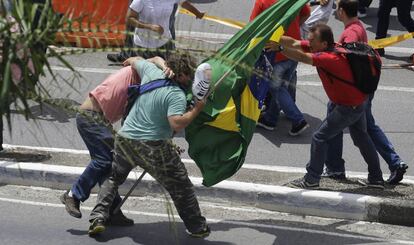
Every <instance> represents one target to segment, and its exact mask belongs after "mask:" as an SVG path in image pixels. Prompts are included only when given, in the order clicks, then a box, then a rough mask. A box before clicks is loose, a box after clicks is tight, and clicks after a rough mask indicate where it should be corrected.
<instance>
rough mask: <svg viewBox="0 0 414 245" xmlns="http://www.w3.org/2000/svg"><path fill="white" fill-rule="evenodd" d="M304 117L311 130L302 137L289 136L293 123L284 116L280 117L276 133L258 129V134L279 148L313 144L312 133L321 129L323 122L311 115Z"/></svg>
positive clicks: (307, 130)
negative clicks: (290, 145)
mask: <svg viewBox="0 0 414 245" xmlns="http://www.w3.org/2000/svg"><path fill="white" fill-rule="evenodd" d="M303 116H304V117H305V120H306V121H307V122H308V124H309V125H310V128H308V129H306V131H305V132H303V133H302V134H301V135H298V136H290V135H289V131H290V129H291V127H292V123H291V122H290V121H289V120H288V119H287V118H286V117H285V116H283V115H281V116H279V121H278V123H277V126H276V129H275V130H274V131H268V130H265V129H263V128H260V127H256V133H259V134H261V135H263V136H264V137H265V138H266V139H267V140H268V141H270V142H272V144H274V145H275V146H277V147H280V146H281V145H282V144H310V143H311V142H312V133H313V132H314V131H315V130H316V129H317V128H318V127H319V125H320V124H321V122H322V120H321V119H319V118H317V117H313V116H312V115H309V114H303Z"/></svg>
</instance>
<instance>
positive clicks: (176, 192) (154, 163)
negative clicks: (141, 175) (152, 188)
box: [138, 141, 207, 233]
mask: <svg viewBox="0 0 414 245" xmlns="http://www.w3.org/2000/svg"><path fill="white" fill-rule="evenodd" d="M149 144H150V143H148V144H147V147H148V148H150V149H151V150H150V152H149V154H148V155H147V156H148V157H145V158H146V161H147V162H148V163H149V164H145V163H144V162H142V161H140V162H138V164H139V165H140V166H141V167H142V168H144V169H145V170H146V171H148V173H149V174H151V175H152V176H153V177H154V179H156V180H157V181H158V182H159V183H160V184H161V185H162V186H163V187H164V188H165V189H166V190H167V191H168V193H169V194H170V196H171V198H172V200H173V201H174V205H175V207H176V208H177V211H178V214H179V215H180V217H181V219H182V220H183V221H184V224H185V226H186V227H187V229H188V230H189V231H190V232H191V233H196V232H200V231H201V230H204V229H205V228H206V226H207V224H206V219H205V218H204V217H203V216H201V211H200V207H199V205H198V201H197V198H196V196H195V193H194V188H193V184H192V183H191V181H190V179H189V178H188V173H187V170H186V168H185V166H184V164H183V163H182V162H181V160H180V157H179V156H178V154H177V152H176V151H175V149H174V148H173V146H172V145H171V143H170V142H169V141H162V143H158V145H149Z"/></svg>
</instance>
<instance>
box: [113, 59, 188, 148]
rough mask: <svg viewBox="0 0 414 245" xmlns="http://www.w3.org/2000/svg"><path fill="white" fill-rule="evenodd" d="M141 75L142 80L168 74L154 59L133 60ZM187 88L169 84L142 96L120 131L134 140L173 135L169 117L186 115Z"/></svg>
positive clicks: (146, 81) (148, 80)
mask: <svg viewBox="0 0 414 245" xmlns="http://www.w3.org/2000/svg"><path fill="white" fill-rule="evenodd" d="M133 65H134V66H135V68H136V70H137V71H138V74H139V76H140V77H141V84H145V83H148V82H150V81H153V80H157V79H163V78H165V76H164V74H163V72H162V71H161V70H160V69H159V68H158V67H157V66H155V65H154V64H153V63H151V62H148V61H146V60H139V61H137V62H135V63H134V64H133ZM186 105H187V104H186V98H185V94H184V92H183V91H182V90H181V89H180V88H179V87H177V86H167V87H162V88H158V89H155V90H153V91H150V92H147V93H144V94H142V95H140V96H139V97H138V99H137V100H136V101H135V104H134V105H133V106H132V108H131V111H130V112H129V114H128V117H127V118H126V120H125V122H124V125H123V126H122V128H121V129H120V130H119V134H120V135H121V136H123V137H125V138H129V139H134V140H164V139H171V137H172V133H173V130H172V129H171V127H170V124H169V122H168V117H169V116H173V115H182V114H184V113H185V109H186Z"/></svg>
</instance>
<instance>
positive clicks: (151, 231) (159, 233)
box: [67, 221, 232, 245]
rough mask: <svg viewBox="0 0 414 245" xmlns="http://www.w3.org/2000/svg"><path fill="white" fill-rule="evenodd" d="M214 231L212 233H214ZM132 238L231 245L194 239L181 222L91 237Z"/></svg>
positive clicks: (111, 230)
mask: <svg viewBox="0 0 414 245" xmlns="http://www.w3.org/2000/svg"><path fill="white" fill-rule="evenodd" d="M67 232H69V233H71V234H72V235H75V236H88V232H87V231H83V230H75V229H69V230H67ZM213 232H214V231H212V233H213ZM125 237H127V238H130V239H132V240H133V241H134V242H135V243H138V244H148V245H149V244H154V245H162V244H168V245H170V244H187V245H203V244H206V245H207V244H215V245H230V244H232V243H229V242H221V241H209V240H208V239H209V237H207V238H205V239H198V238H192V237H190V236H188V234H187V233H186V232H185V227H184V225H183V224H182V223H181V222H176V223H172V222H168V221H161V222H155V223H135V224H134V226H130V227H107V228H106V231H105V232H103V233H102V234H99V235H97V236H94V237H91V239H95V240H96V241H97V242H102V243H104V242H109V241H111V240H115V239H119V238H125Z"/></svg>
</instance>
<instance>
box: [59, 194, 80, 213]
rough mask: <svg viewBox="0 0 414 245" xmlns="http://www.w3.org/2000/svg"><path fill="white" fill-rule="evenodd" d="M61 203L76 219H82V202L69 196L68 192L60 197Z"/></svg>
mask: <svg viewBox="0 0 414 245" xmlns="http://www.w3.org/2000/svg"><path fill="white" fill-rule="evenodd" d="M60 201H61V202H62V203H63V204H65V207H66V211H67V212H68V213H69V214H70V215H71V216H73V217H75V218H78V219H80V218H82V213H81V211H80V209H79V206H80V201H79V200H77V199H76V198H74V197H70V196H69V191H66V192H65V193H63V194H62V195H61V196H60Z"/></svg>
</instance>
